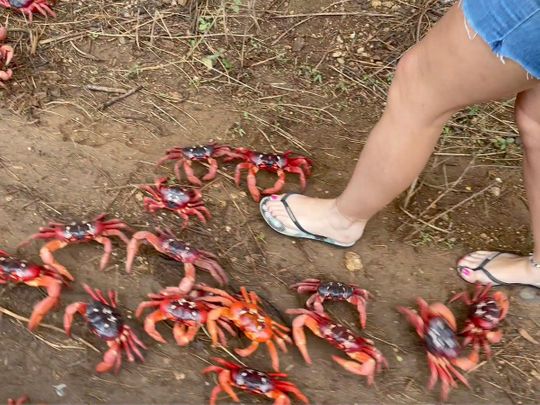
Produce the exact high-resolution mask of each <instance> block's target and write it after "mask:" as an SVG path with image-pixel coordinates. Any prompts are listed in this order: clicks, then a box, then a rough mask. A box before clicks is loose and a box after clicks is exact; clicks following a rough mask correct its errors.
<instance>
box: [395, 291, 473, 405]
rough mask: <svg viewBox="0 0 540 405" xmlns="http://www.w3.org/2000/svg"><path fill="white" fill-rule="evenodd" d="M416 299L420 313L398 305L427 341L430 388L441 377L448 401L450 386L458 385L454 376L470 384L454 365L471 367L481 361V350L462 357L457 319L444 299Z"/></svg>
mask: <svg viewBox="0 0 540 405" xmlns="http://www.w3.org/2000/svg"><path fill="white" fill-rule="evenodd" d="M416 302H417V303H418V313H416V312H414V311H412V310H411V309H409V308H404V307H398V311H399V312H401V313H402V314H403V315H405V316H406V317H407V320H408V321H409V322H410V323H411V324H412V325H413V326H414V328H415V329H416V333H417V334H418V336H419V337H420V338H421V339H422V340H423V342H424V344H425V347H426V351H427V357H428V366H429V369H430V371H431V377H430V379H429V383H428V389H430V390H431V389H432V388H433V387H434V386H435V384H436V383H437V381H438V380H441V399H442V400H443V401H445V400H446V399H447V398H448V393H449V392H450V389H451V388H455V387H457V382H456V381H455V379H454V378H457V379H458V380H459V381H461V382H462V383H463V384H465V385H466V386H467V387H469V388H470V385H469V382H468V381H467V379H466V378H465V377H464V376H463V375H462V374H461V373H460V372H459V371H458V370H457V369H456V368H455V367H459V368H461V369H462V370H470V369H472V368H473V367H474V366H476V364H477V363H478V352H477V351H473V352H471V354H470V355H469V357H460V354H461V347H460V345H459V343H458V341H457V337H456V319H455V317H454V314H453V313H452V312H451V311H450V309H448V308H447V307H446V306H445V305H443V304H441V303H434V304H432V305H428V304H427V302H426V301H424V300H423V299H422V298H417V300H416Z"/></svg>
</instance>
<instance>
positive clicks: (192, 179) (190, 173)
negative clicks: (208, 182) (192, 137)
mask: <svg viewBox="0 0 540 405" xmlns="http://www.w3.org/2000/svg"><path fill="white" fill-rule="evenodd" d="M191 165H192V163H191V160H187V159H186V160H184V172H185V173H186V176H187V179H188V181H189V182H190V183H191V184H195V185H196V186H199V187H200V186H202V182H201V181H200V180H199V178H198V177H197V176H195V173H193V168H192V167H191Z"/></svg>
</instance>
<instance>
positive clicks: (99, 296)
mask: <svg viewBox="0 0 540 405" xmlns="http://www.w3.org/2000/svg"><path fill="white" fill-rule="evenodd" d="M83 287H84V289H85V291H86V292H87V293H88V295H90V297H91V298H92V301H91V302H89V303H87V302H74V303H73V304H70V305H68V306H67V308H66V312H65V314H64V329H65V330H66V333H67V335H68V336H71V324H72V323H73V316H74V315H75V314H76V313H79V314H81V315H82V316H83V318H84V319H85V321H86V323H87V325H88V328H89V329H90V331H91V332H93V333H94V334H95V335H96V336H98V337H99V338H100V339H102V340H105V341H106V342H107V345H108V346H109V350H107V352H106V353H105V355H104V356H103V361H102V362H101V363H99V364H98V365H97V367H96V371H97V372H98V373H106V372H109V371H111V370H112V369H113V368H114V371H115V373H118V371H119V370H120V366H121V365H122V351H125V352H126V356H127V358H128V360H129V361H130V362H133V361H135V356H136V357H137V358H139V360H140V361H144V357H143V355H142V353H141V352H140V350H139V348H138V347H137V346H139V347H141V348H143V349H146V346H145V345H144V343H143V342H141V341H140V340H139V338H138V337H137V335H135V333H134V332H133V330H132V329H131V328H130V327H129V326H127V325H126V324H125V323H124V319H123V318H122V315H120V313H119V312H118V310H117V309H116V307H117V294H116V291H109V300H108V301H107V299H106V298H105V297H104V296H103V293H102V292H101V291H100V290H93V289H92V288H90V287H89V286H88V285H86V284H83ZM133 353H135V356H134V355H133Z"/></svg>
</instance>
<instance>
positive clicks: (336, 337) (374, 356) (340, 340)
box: [287, 309, 388, 385]
mask: <svg viewBox="0 0 540 405" xmlns="http://www.w3.org/2000/svg"><path fill="white" fill-rule="evenodd" d="M287 313H288V314H291V315H298V316H297V317H296V318H294V320H293V325H292V330H293V338H294V343H296V346H297V347H298V350H300V353H302V356H303V357H304V360H305V361H306V363H308V364H311V358H310V356H309V353H308V351H307V345H306V335H305V333H304V329H303V328H304V326H307V327H308V328H309V329H310V330H311V331H312V332H313V333H314V334H315V335H316V336H318V337H320V338H322V339H324V340H326V341H327V342H328V343H330V344H331V345H332V346H334V347H336V348H337V349H339V350H342V351H343V352H345V354H346V355H347V356H349V357H350V358H351V359H352V361H351V360H345V359H343V358H341V357H339V356H332V359H334V361H335V362H336V363H338V364H339V365H340V366H342V367H343V368H344V369H345V370H347V371H350V372H351V373H354V374H358V375H362V376H366V377H367V382H368V385H369V384H372V383H373V381H374V377H375V373H377V372H380V371H381V370H382V368H383V366H384V367H388V364H387V362H386V359H385V358H384V356H383V355H382V354H381V352H379V350H377V348H376V347H375V346H373V342H372V341H371V340H368V339H364V338H362V337H361V336H358V335H355V334H354V332H352V331H351V330H350V329H347V328H346V327H345V326H343V325H340V324H339V323H336V322H334V321H333V320H332V319H331V318H330V317H329V316H328V315H326V314H325V313H324V312H315V311H309V310H307V309H289V310H287Z"/></svg>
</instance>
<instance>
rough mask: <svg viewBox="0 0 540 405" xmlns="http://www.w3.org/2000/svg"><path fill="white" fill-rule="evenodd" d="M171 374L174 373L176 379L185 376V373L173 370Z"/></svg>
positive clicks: (181, 378) (178, 379)
mask: <svg viewBox="0 0 540 405" xmlns="http://www.w3.org/2000/svg"><path fill="white" fill-rule="evenodd" d="M173 374H174V378H175V379H176V381H180V380H183V379H185V378H186V374H185V373H180V372H178V371H173Z"/></svg>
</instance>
